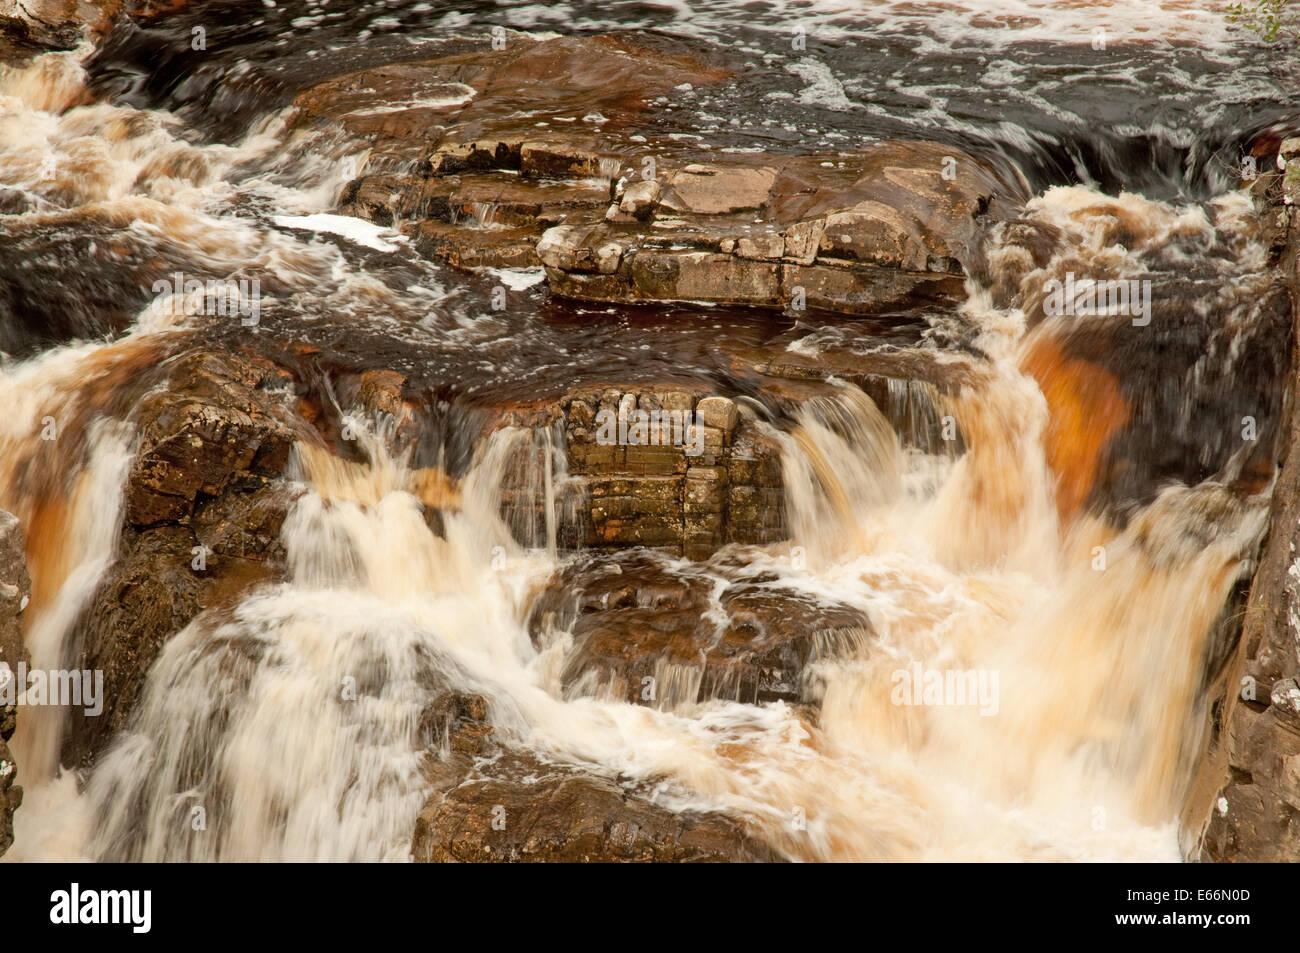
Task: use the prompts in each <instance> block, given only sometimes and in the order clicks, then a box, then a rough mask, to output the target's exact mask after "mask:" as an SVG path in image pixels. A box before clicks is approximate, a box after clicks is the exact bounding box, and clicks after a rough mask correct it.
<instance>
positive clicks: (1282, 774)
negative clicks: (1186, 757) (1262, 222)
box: [1183, 174, 1300, 862]
mask: <svg viewBox="0 0 1300 953" xmlns="http://www.w3.org/2000/svg"><path fill="white" fill-rule="evenodd" d="M1282 178H1283V177H1282V175H1280V174H1268V175H1264V176H1261V177H1260V181H1259V182H1258V183H1257V186H1256V188H1257V193H1256V197H1257V200H1260V201H1261V204H1262V205H1264V210H1265V212H1267V211H1268V210H1269V209H1270V208H1277V207H1280V206H1281V205H1282V204H1283V194H1284V193H1283V191H1282V190H1283V184H1282V181H1281V180H1282ZM1277 239H1278V240H1277V242H1276V243H1273V242H1270V243H1269V244H1271V245H1273V246H1274V248H1275V250H1276V251H1275V253H1276V254H1277V260H1275V262H1274V265H1275V266H1276V267H1281V268H1284V269H1286V270H1285V272H1284V274H1285V276H1286V282H1287V285H1288V290H1289V292H1290V300H1289V301H1288V303H1287V304H1288V307H1287V309H1286V313H1287V314H1288V316H1289V318H1290V320H1289V321H1288V322H1287V324H1288V325H1289V329H1294V328H1295V327H1297V326H1300V325H1298V324H1296V323H1295V322H1296V319H1297V318H1300V309H1297V307H1296V301H1297V300H1300V298H1297V296H1296V287H1297V278H1298V277H1300V276H1297V275H1296V273H1295V271H1294V263H1295V262H1296V260H1297V258H1296V256H1297V253H1298V252H1300V230H1297V229H1296V228H1295V226H1294V224H1291V223H1289V222H1288V224H1287V225H1286V227H1285V228H1284V229H1283V231H1282V233H1281V234H1280V235H1279V236H1277ZM1293 333H1294V331H1293V330H1291V331H1290V333H1289V334H1288V337H1290V334H1293ZM1293 348H1294V344H1293V343H1292V342H1291V341H1289V340H1288V341H1287V343H1286V346H1285V348H1284V351H1283V354H1288V353H1292V352H1293ZM1287 376H1288V377H1289V380H1290V388H1289V389H1290V391H1291V392H1292V393H1294V391H1295V388H1296V387H1297V386H1298V385H1300V378H1298V377H1297V369H1296V368H1295V367H1292V368H1291V369H1290V374H1289V375H1287ZM1284 379H1286V377H1284ZM1273 434H1274V436H1272V437H1271V438H1270V439H1268V440H1267V442H1264V441H1263V440H1261V442H1263V443H1264V446H1263V448H1262V450H1263V452H1264V457H1265V469H1266V470H1267V472H1268V473H1269V474H1270V475H1271V472H1272V464H1273V463H1274V462H1276V464H1277V466H1278V467H1279V468H1280V472H1278V475H1277V482H1276V484H1275V485H1274V486H1273V488H1272V513H1271V516H1270V521H1269V530H1268V536H1267V539H1266V542H1265V543H1264V546H1263V548H1262V551H1261V552H1260V553H1259V556H1258V560H1257V566H1258V568H1257V569H1256V571H1255V574H1254V578H1253V579H1252V580H1251V583H1250V592H1249V596H1248V598H1247V600H1246V603H1245V606H1244V612H1243V611H1241V609H1240V608H1238V609H1237V611H1236V612H1235V613H1233V618H1234V619H1235V620H1240V621H1239V626H1240V629H1239V635H1238V637H1237V640H1236V644H1235V646H1233V645H1232V643H1229V647H1230V648H1231V649H1232V654H1231V656H1230V658H1229V660H1228V663H1227V665H1226V666H1225V667H1224V670H1223V671H1222V673H1219V675H1218V678H1217V679H1215V680H1214V681H1213V683H1212V685H1211V687H1210V690H1209V692H1208V694H1209V710H1210V723H1209V725H1208V730H1207V732H1206V738H1207V740H1206V742H1205V745H1204V748H1203V749H1202V751H1201V752H1200V756H1199V763H1198V768H1197V773H1196V779H1195V781H1194V783H1193V785H1192V789H1191V794H1190V796H1189V798H1188V801H1187V804H1186V806H1185V810H1184V814H1183V826H1184V829H1185V831H1187V835H1188V836H1187V837H1186V839H1185V853H1186V854H1187V856H1188V857H1189V858H1191V859H1199V860H1210V861H1263V862H1277V861H1296V860H1300V557H1298V556H1297V553H1300V440H1298V439H1297V437H1298V436H1300V404H1297V403H1296V402H1295V401H1294V400H1290V401H1289V402H1288V404H1287V413H1286V417H1285V419H1284V420H1283V421H1282V423H1281V424H1280V426H1278V427H1277V429H1276V430H1274V431H1273ZM1232 628H1233V629H1235V628H1236V627H1235V626H1234V627H1232ZM1231 634H1237V633H1236V632H1235V631H1233V632H1232V633H1231Z"/></svg>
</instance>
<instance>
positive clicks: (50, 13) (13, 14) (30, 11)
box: [0, 0, 121, 64]
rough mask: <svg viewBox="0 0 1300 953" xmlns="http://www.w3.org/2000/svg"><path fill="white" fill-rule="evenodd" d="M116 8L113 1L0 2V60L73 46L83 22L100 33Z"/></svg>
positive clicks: (79, 38)
mask: <svg viewBox="0 0 1300 953" xmlns="http://www.w3.org/2000/svg"><path fill="white" fill-rule="evenodd" d="M120 7H121V3H120V2H116V0H99V2H96V3H85V2H82V3H77V2H75V0H26V2H24V3H12V4H0V63H10V64H19V63H23V62H25V61H27V60H29V59H31V58H32V57H33V56H38V55H40V54H41V53H49V52H53V51H60V50H73V49H76V48H77V46H79V45H80V44H81V42H82V32H81V30H82V26H83V24H84V25H85V26H87V27H90V28H92V29H93V30H95V31H97V32H102V31H103V30H105V29H107V27H108V24H109V22H110V21H111V19H112V17H113V16H114V15H115V14H116V13H117V11H118V9H119V8H120Z"/></svg>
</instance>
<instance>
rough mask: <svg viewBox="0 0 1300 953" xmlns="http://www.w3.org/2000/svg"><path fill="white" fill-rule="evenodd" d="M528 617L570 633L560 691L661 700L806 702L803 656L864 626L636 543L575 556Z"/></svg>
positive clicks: (805, 598) (795, 594)
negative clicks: (624, 549) (634, 547)
mask: <svg viewBox="0 0 1300 953" xmlns="http://www.w3.org/2000/svg"><path fill="white" fill-rule="evenodd" d="M723 479H725V474H715V475H710V477H709V478H708V480H707V481H705V483H706V485H707V484H708V483H712V482H714V481H719V482H720V481H721V480H723ZM703 511H704V509H703V508H702V510H701V512H703ZM529 625H530V631H531V632H532V634H533V637H534V639H535V640H536V641H538V642H539V643H540V644H545V643H546V642H547V640H549V639H550V638H553V637H554V635H555V633H558V632H569V633H571V634H572V636H573V647H572V648H571V650H570V651H569V653H568V654H567V655H566V658H565V663H564V670H563V674H562V676H561V680H562V683H563V686H564V689H565V692H566V694H569V695H578V696H581V695H592V694H596V695H601V694H606V693H608V694H609V695H611V696H612V697H614V698H618V699H622V700H626V701H631V702H635V703H639V704H649V705H653V706H656V707H661V708H673V707H675V706H678V705H683V704H693V703H695V702H700V701H705V700H707V699H711V698H724V699H729V700H732V701H743V702H754V703H756V702H765V701H777V700H781V701H787V702H799V701H810V700H815V699H816V693H817V690H818V683H817V681H816V679H815V677H814V675H815V673H814V672H813V671H812V670H811V669H810V668H809V665H810V663H811V662H813V661H815V660H816V659H818V658H822V657H826V656H828V655H841V654H855V653H858V652H861V651H864V650H865V648H866V645H867V643H868V641H869V639H870V633H871V624H870V621H869V620H868V619H867V618H866V617H865V616H864V615H863V614H862V613H861V612H859V611H858V610H856V609H853V608H851V607H849V606H847V605H843V604H840V603H836V602H833V601H830V600H820V599H816V598H814V597H812V596H810V595H808V594H805V593H801V592H799V591H797V590H794V589H790V588H788V587H785V586H783V585H781V584H780V581H779V579H778V578H776V577H775V576H763V575H753V574H751V575H744V574H741V573H738V572H737V571H735V570H734V569H733V568H731V567H729V566H727V565H726V564H722V563H718V562H716V561H715V562H711V563H708V564H706V565H682V564H673V563H671V562H668V561H666V560H664V559H663V558H661V557H657V556H655V555H653V554H647V553H639V552H629V553H621V554H618V555H616V556H612V557H603V558H597V557H586V558H581V559H577V560H574V561H573V562H571V563H570V564H568V565H567V566H565V567H564V568H563V569H561V570H560V571H559V572H557V573H556V575H555V577H554V578H553V579H552V580H551V582H550V584H549V585H548V586H547V588H546V589H545V590H544V591H543V593H542V594H541V595H540V596H539V597H538V599H537V601H536V602H535V603H534V605H533V608H532V611H531V613H530V623H529Z"/></svg>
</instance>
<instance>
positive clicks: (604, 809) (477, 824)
mask: <svg viewBox="0 0 1300 953" xmlns="http://www.w3.org/2000/svg"><path fill="white" fill-rule="evenodd" d="M434 709H435V711H433V712H431V714H430V721H431V722H432V723H435V724H438V725H441V726H444V727H443V729H442V731H441V732H440V733H435V734H436V735H437V737H436V740H437V742H438V743H440V745H441V752H440V754H438V755H437V756H436V759H435V760H433V763H432V765H431V768H430V772H429V773H430V776H431V778H433V781H434V785H435V792H434V794H433V795H432V796H430V798H429V800H428V801H427V802H426V803H425V805H424V807H423V808H422V809H421V811H420V815H419V817H418V818H417V820H416V822H415V831H414V835H413V837H412V839H411V856H412V858H413V859H414V860H416V861H420V862H432V863H506V862H514V863H544V862H557V861H558V862H568V863H575V862H582V863H667V862H672V863H701V862H715V863H720V862H759V861H775V860H782V859H783V858H782V857H781V856H780V855H779V854H777V853H776V852H775V851H774V850H772V849H771V848H769V847H767V845H765V844H763V843H762V842H761V841H759V840H757V839H756V838H754V837H753V836H752V835H750V834H749V833H748V832H747V831H746V829H745V827H744V825H743V824H742V823H740V822H739V821H737V820H735V819H733V818H731V817H729V816H727V815H726V814H723V813H717V812H702V811H681V812H676V811H672V810H670V809H668V808H667V807H664V806H661V805H660V804H658V803H656V802H655V800H654V799H653V795H652V793H651V792H650V790H649V785H644V784H643V785H639V786H638V785H629V784H622V783H619V782H618V781H617V780H615V779H612V778H608V777H604V776H601V775H597V774H594V773H591V772H589V771H585V770H582V769H579V768H577V767H574V766H571V765H566V764H560V763H556V762H553V761H550V760H547V759H544V758H543V757H541V756H539V755H538V754H537V753H535V752H531V751H529V750H527V749H525V748H522V747H519V746H517V745H509V744H504V743H497V742H496V741H494V740H493V738H494V732H493V730H492V727H491V725H490V724H488V723H487V721H486V718H487V704H486V702H485V701H484V700H483V699H482V698H481V697H479V696H474V695H456V694H451V693H449V694H448V695H447V696H446V697H445V698H444V699H441V700H440V702H439V703H438V704H435V706H434ZM429 738H430V740H434V735H430V736H429Z"/></svg>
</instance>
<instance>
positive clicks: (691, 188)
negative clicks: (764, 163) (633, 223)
mask: <svg viewBox="0 0 1300 953" xmlns="http://www.w3.org/2000/svg"><path fill="white" fill-rule="evenodd" d="M776 175H777V171H776V169H773V168H762V167H760V168H756V169H755V168H747V167H744V166H736V167H732V166H725V165H688V166H686V168H684V169H679V170H678V171H676V172H672V173H670V174H669V175H668V176H667V178H666V179H665V181H664V188H663V197H662V198H661V199H660V204H661V205H662V206H663V207H664V208H666V209H670V210H672V211H674V212H689V213H691V214H694V215H726V214H729V213H732V212H744V211H749V210H755V209H760V208H762V207H763V206H764V205H766V204H767V200H768V196H769V195H770V194H771V192H772V186H773V185H774V184H775V182H776Z"/></svg>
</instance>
